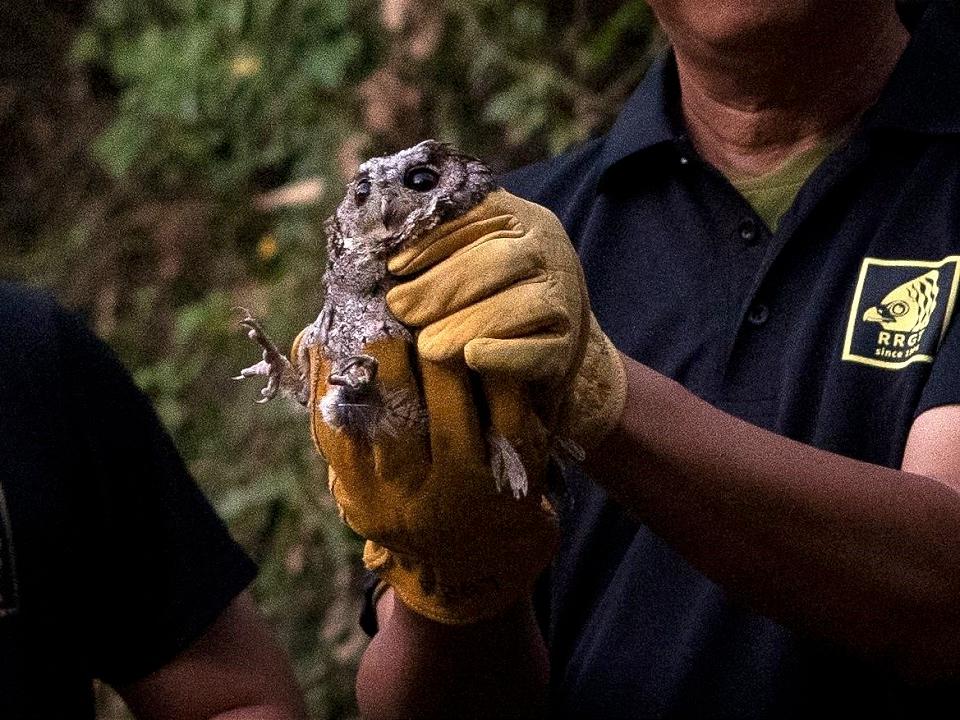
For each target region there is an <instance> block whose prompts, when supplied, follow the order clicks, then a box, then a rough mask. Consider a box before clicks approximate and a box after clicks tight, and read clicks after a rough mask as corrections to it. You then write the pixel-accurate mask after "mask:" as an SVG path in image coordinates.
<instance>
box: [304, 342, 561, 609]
mask: <svg viewBox="0 0 960 720" xmlns="http://www.w3.org/2000/svg"><path fill="white" fill-rule="evenodd" d="M298 343H299V338H298V339H297V341H296V342H295V343H294V348H293V351H292V353H291V357H294V358H296V357H300V355H299V353H298V347H297V345H298ZM308 352H309V361H310V380H309V383H310V385H309V387H310V404H309V407H310V408H312V410H311V429H312V434H313V439H314V442H315V444H316V446H317V449H318V450H319V451H320V453H321V454H322V455H323V456H324V457H325V458H326V460H327V462H328V463H329V464H330V475H329V481H330V490H331V491H332V493H333V496H334V498H335V500H336V502H337V505H338V506H339V508H340V511H341V515H342V517H343V519H344V520H345V521H346V523H347V524H348V525H349V526H350V527H351V528H353V529H354V530H355V531H356V532H357V533H358V534H360V535H361V536H363V537H364V538H366V539H367V543H366V547H365V549H364V563H365V564H366V566H367V567H368V568H370V569H371V570H374V571H376V572H377V573H378V574H379V575H380V577H381V578H382V579H383V580H385V581H386V582H387V583H389V584H390V585H391V586H392V587H393V588H394V591H395V592H396V594H397V595H398V596H399V597H400V599H401V600H402V601H403V602H404V603H405V604H406V605H407V606H408V607H410V608H411V609H413V610H414V611H416V612H418V613H420V614H421V615H424V616H426V617H429V618H431V619H433V620H436V621H439V622H443V623H449V624H463V623H470V622H475V621H477V620H481V619H484V618H488V617H493V616H495V615H497V614H499V613H501V612H502V611H503V610H505V609H507V608H508V607H510V606H511V605H513V604H514V603H516V602H518V601H519V600H520V599H521V598H523V597H529V595H530V592H531V590H532V588H533V584H534V581H535V580H536V578H537V576H538V575H539V574H540V572H541V571H542V570H543V568H544V567H545V566H546V565H547V564H548V563H549V562H550V559H551V558H552V557H553V554H554V552H555V550H556V546H557V543H558V539H559V531H558V526H557V520H556V516H555V514H554V513H553V511H552V509H551V508H550V506H549V504H548V503H547V502H546V500H544V499H543V497H542V493H543V492H544V490H545V483H546V478H545V476H546V458H547V436H546V432H545V431H544V429H543V427H542V425H541V424H540V423H539V422H538V421H537V418H536V417H535V416H532V414H531V413H530V411H529V404H528V403H527V402H526V401H525V400H524V399H523V398H522V397H520V396H519V395H520V394H522V390H521V389H520V388H519V386H517V385H516V384H511V383H496V382H494V383H482V388H481V390H480V391H479V392H480V393H481V394H482V395H483V397H481V398H479V399H478V398H477V397H475V394H476V393H477V391H476V390H475V389H474V387H476V385H477V384H476V383H474V382H472V381H471V377H470V374H469V371H468V369H467V367H466V365H465V364H464V363H463V361H462V360H460V361H456V360H453V361H447V362H444V363H434V362H431V361H429V360H423V361H422V362H420V363H419V367H417V362H416V360H411V358H412V357H415V356H416V353H415V350H414V348H412V347H410V346H409V344H407V343H405V342H404V341H402V340H400V339H389V340H381V341H377V342H375V343H371V344H370V345H368V346H367V347H366V348H365V349H364V353H365V354H368V355H372V356H373V357H375V358H376V359H377V361H378V363H379V369H378V374H377V378H378V382H379V383H381V385H380V388H381V390H382V392H384V393H386V394H390V393H397V392H406V393H412V394H414V395H417V394H421V397H422V400H423V401H424V403H425V405H426V411H427V415H428V417H429V420H428V429H427V430H428V432H427V434H426V435H421V434H419V433H418V432H416V431H415V430H410V431H409V432H408V431H405V430H401V431H399V432H398V433H397V435H396V436H395V437H382V438H379V439H378V440H377V441H376V443H374V444H372V445H371V444H370V443H369V442H368V441H367V440H365V439H360V438H352V437H350V436H349V435H348V434H346V433H344V432H341V431H336V430H333V429H331V428H330V427H329V426H328V425H327V424H326V423H325V422H324V421H323V418H322V416H321V413H320V411H319V409H318V408H317V402H318V400H319V399H320V398H321V397H322V396H323V395H324V394H325V392H326V390H327V378H328V376H329V373H330V365H329V362H328V361H327V360H325V359H324V357H323V355H322V353H321V351H320V350H319V349H318V348H317V347H311V348H310V349H309V351H308ZM475 379H476V378H474V380H475ZM478 405H480V406H484V405H485V406H486V409H487V410H488V413H486V414H487V415H488V416H489V419H488V422H489V423H490V424H492V425H493V426H494V427H495V428H496V429H497V431H498V432H499V433H500V434H501V435H502V436H503V437H505V438H506V439H507V440H509V441H510V443H511V444H512V446H513V447H514V448H515V449H516V450H517V452H518V454H519V455H520V457H521V459H522V460H523V464H524V466H525V468H526V472H527V480H528V483H529V490H528V492H527V494H526V496H525V497H520V498H515V497H514V496H513V495H512V494H511V493H510V492H509V490H507V491H505V492H499V491H497V489H496V487H495V485H496V483H495V480H494V476H493V473H492V472H491V468H490V460H489V456H488V452H487V445H486V442H485V431H484V428H483V427H482V426H481V420H480V417H479V416H478V411H477V407H478Z"/></svg>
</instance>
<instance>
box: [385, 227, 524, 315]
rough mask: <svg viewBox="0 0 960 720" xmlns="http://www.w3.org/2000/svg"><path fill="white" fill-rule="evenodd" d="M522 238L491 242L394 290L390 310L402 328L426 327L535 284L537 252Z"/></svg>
mask: <svg viewBox="0 0 960 720" xmlns="http://www.w3.org/2000/svg"><path fill="white" fill-rule="evenodd" d="M518 237H520V235H519V233H517V234H515V235H513V236H512V237H504V234H503V233H500V234H498V235H497V236H496V237H495V238H493V239H490V237H489V236H486V237H483V238H481V239H479V240H477V241H476V242H475V243H473V244H472V245H470V246H468V247H466V248H464V249H463V250H462V251H460V252H457V253H455V254H454V256H453V257H451V258H449V259H447V260H444V261H442V262H440V263H438V264H436V265H434V266H433V267H431V268H430V269H429V270H427V271H426V272H425V273H423V274H422V275H419V276H417V277H416V278H414V279H412V280H410V281H409V282H405V283H403V284H401V285H398V286H396V287H395V288H393V289H392V290H391V291H390V292H389V293H387V304H388V305H389V306H390V310H391V312H393V314H394V315H396V316H397V317H398V318H399V319H400V321H401V322H403V323H404V324H406V325H412V326H414V327H424V326H426V325H429V324H431V323H434V322H437V321H438V320H440V319H441V318H443V317H445V316H446V315H450V314H451V313H454V312H457V311H458V310H461V309H463V308H465V307H467V306H468V305H472V304H474V303H476V302H478V301H480V300H482V299H483V298H485V297H489V296H492V295H495V294H496V293H499V292H500V291H502V290H503V289H504V288H506V287H509V286H510V285H514V284H517V283H519V282H521V281H522V280H524V279H528V278H533V277H534V276H536V274H537V273H538V265H539V264H540V259H539V252H538V250H537V248H536V247H530V246H529V245H524V243H522V242H520V241H518V240H517V238H518Z"/></svg>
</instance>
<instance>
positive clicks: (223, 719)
mask: <svg viewBox="0 0 960 720" xmlns="http://www.w3.org/2000/svg"><path fill="white" fill-rule="evenodd" d="M304 717H305V715H304V714H303V712H302V710H301V709H300V708H294V707H285V706H281V705H251V706H248V707H242V708H237V709H236V710H228V711H227V712H225V713H220V714H219V715H214V716H213V717H212V718H210V720H302V718H304Z"/></svg>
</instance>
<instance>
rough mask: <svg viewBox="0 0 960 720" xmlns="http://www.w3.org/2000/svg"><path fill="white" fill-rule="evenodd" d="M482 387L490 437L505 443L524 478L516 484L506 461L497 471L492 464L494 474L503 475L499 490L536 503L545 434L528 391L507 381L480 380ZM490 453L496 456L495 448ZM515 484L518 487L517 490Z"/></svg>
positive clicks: (502, 379) (541, 472) (499, 379)
mask: <svg viewBox="0 0 960 720" xmlns="http://www.w3.org/2000/svg"><path fill="white" fill-rule="evenodd" d="M482 385H483V394H484V396H485V397H486V400H487V407H488V408H489V411H490V432H491V434H496V435H497V436H498V437H499V438H500V439H502V441H505V442H506V443H508V448H507V449H508V452H513V453H515V454H516V455H517V456H519V458H520V460H521V461H522V465H523V469H522V472H523V474H524V477H523V478H520V479H521V480H522V483H518V479H517V478H516V473H515V472H514V471H512V470H511V465H510V463H509V462H501V463H500V464H499V467H500V468H502V469H499V470H498V463H497V462H494V463H493V471H494V475H495V476H497V475H498V472H500V473H502V474H503V475H505V476H506V477H505V478H503V477H501V478H500V483H499V484H500V486H501V491H502V492H509V491H510V490H513V491H514V495H515V496H516V495H522V496H526V497H528V498H531V499H536V502H539V496H540V494H541V493H542V492H543V488H542V487H541V485H542V484H543V483H542V480H543V478H544V476H545V468H546V459H547V454H548V448H547V432H546V429H545V428H544V427H543V425H542V423H541V422H540V420H539V419H538V418H537V416H536V415H535V414H534V412H533V410H532V405H531V401H530V397H529V392H528V391H527V388H526V386H525V385H524V384H521V383H519V382H515V381H513V380H510V379H507V378H495V377H488V378H483V380H482ZM491 445H492V444H491ZM490 450H491V454H496V453H497V448H496V447H495V446H492V447H491V448H490ZM494 460H495V461H496V458H494ZM502 460H503V458H501V461H502ZM504 480H506V482H503V481H504ZM518 484H520V485H522V487H520V488H518ZM508 486H509V489H508Z"/></svg>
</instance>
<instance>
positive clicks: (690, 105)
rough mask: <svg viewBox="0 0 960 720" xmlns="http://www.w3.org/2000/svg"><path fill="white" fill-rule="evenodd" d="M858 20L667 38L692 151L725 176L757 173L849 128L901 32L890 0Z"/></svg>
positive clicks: (897, 50) (870, 97)
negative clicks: (731, 37)
mask: <svg viewBox="0 0 960 720" xmlns="http://www.w3.org/2000/svg"><path fill="white" fill-rule="evenodd" d="M843 5H844V7H847V4H846V3H843ZM858 20H859V21H861V22H859V24H857V25H854V26H853V27H850V28H849V29H848V32H842V31H841V32H838V28H834V29H833V30H832V31H831V32H829V33H828V32H823V31H821V32H816V29H815V28H814V29H811V31H810V32H801V31H797V33H796V34H794V35H792V36H790V37H789V38H788V39H787V41H786V42H778V41H777V38H776V37H770V38H766V40H767V41H769V42H766V43H765V42H764V40H765V39H764V38H757V37H753V38H748V39H747V41H746V42H743V43H742V45H740V44H737V43H726V44H725V45H724V47H717V46H714V47H711V46H710V45H709V44H706V43H703V42H700V43H696V42H694V43H691V46H690V47H685V46H684V44H683V43H680V44H678V43H676V42H675V43H674V52H675V53H676V58H677V67H678V71H679V77H680V92H681V107H682V112H683V117H684V121H685V123H686V126H687V132H688V133H689V136H690V139H691V141H692V142H693V144H694V147H695V148H696V149H697V151H698V152H699V153H700V155H701V156H702V157H703V158H704V159H705V160H706V161H707V162H709V163H711V164H712V165H714V166H715V167H716V168H717V169H719V170H720V171H721V172H723V173H725V174H727V175H729V176H737V177H758V176H761V175H764V174H766V173H768V172H772V171H773V170H776V169H777V168H778V167H780V166H781V165H782V164H783V163H784V162H785V161H786V160H787V159H789V158H790V157H793V156H795V155H796V154H797V153H800V152H803V151H805V150H808V149H810V148H812V147H816V146H817V145H819V144H820V143H821V142H824V141H825V140H826V139H827V138H832V137H834V136H836V135H838V134H842V133H844V132H845V131H846V130H849V129H851V128H852V127H853V126H854V125H855V123H856V121H857V119H858V118H859V117H860V115H861V114H862V113H863V112H864V111H865V110H867V109H868V108H869V107H870V106H871V105H872V104H873V103H874V102H875V101H876V99H877V97H878V96H879V94H880V91H881V90H882V89H883V86H884V85H885V84H886V81H887V79H888V78H889V76H890V73H891V72H892V71H893V67H894V65H896V62H897V60H898V59H899V57H900V55H901V53H902V52H903V49H904V47H905V46H906V44H907V40H908V39H909V36H908V33H907V31H906V30H905V29H904V28H903V26H902V25H901V24H900V22H899V20H898V18H897V17H896V14H895V13H894V12H893V9H892V3H891V11H890V16H889V17H886V18H872V19H868V20H873V21H874V22H873V23H872V24H871V25H870V26H869V27H864V24H865V23H864V22H862V21H863V19H862V18H859V19H858ZM780 39H781V40H783V36H781V38H780Z"/></svg>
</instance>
